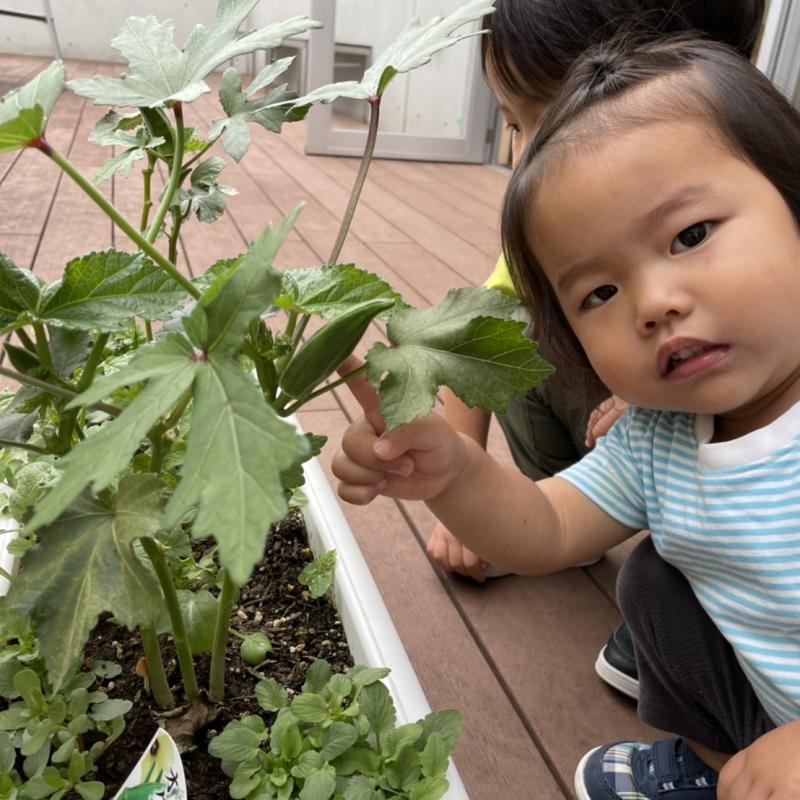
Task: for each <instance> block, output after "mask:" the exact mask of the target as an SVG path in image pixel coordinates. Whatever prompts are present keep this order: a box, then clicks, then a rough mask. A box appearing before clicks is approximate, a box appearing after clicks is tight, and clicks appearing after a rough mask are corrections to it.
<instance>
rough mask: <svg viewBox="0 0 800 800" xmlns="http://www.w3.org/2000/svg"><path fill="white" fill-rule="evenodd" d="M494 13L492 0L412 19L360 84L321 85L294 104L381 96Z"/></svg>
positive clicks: (357, 82) (368, 98)
mask: <svg viewBox="0 0 800 800" xmlns="http://www.w3.org/2000/svg"><path fill="white" fill-rule="evenodd" d="M493 11H494V0H471V1H470V2H468V3H466V4H465V5H463V6H462V7H461V8H459V9H457V10H456V11H454V12H453V13H452V14H448V15H447V16H446V17H437V18H435V19H432V20H431V21H430V22H428V23H427V24H424V23H423V22H421V21H420V19H419V17H415V18H414V19H412V20H411V22H409V23H408V25H407V26H406V28H405V30H404V31H403V32H402V33H401V34H400V35H399V36H398V37H397V39H395V40H394V42H392V43H391V44H390V45H389V47H388V48H387V49H386V50H384V52H383V53H381V54H380V55H379V56H378V57H377V58H376V59H375V61H373V63H372V66H371V67H370V68H369V69H368V70H367V71H366V72H365V73H364V77H363V78H362V79H361V80H360V81H342V82H340V83H332V84H329V85H328V86H321V87H320V88H318V89H314V90H313V91H312V92H309V93H308V94H306V95H304V96H303V97H300V98H298V99H297V100H295V101H294V105H296V106H301V105H308V104H309V103H331V102H333V101H334V100H336V98H337V97H351V98H353V99H355V100H371V99H374V98H376V97H380V96H381V95H382V94H383V92H384V89H386V87H387V86H388V84H389V82H390V81H391V80H392V78H393V77H394V76H395V75H396V74H397V73H398V72H408V71H410V70H412V69H415V68H416V67H421V66H423V64H427V63H428V62H429V61H430V60H431V56H433V55H434V54H435V53H438V52H439V51H440V50H443V49H444V48H445V47H450V46H451V45H454V44H455V43H456V42H460V41H461V40H462V39H466V38H467V37H468V36H475V35H477V34H481V33H485V31H468V32H467V33H461V34H456V33H455V32H456V31H457V30H458V29H459V28H461V27H463V26H464V25H468V24H469V23H471V22H475V21H477V20H480V19H482V18H483V17H484V15H485V14H491V13H492V12H493Z"/></svg>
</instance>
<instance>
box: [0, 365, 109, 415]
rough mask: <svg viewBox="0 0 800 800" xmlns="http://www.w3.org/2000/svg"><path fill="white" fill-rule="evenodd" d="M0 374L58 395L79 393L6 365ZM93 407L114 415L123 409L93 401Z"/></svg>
mask: <svg viewBox="0 0 800 800" xmlns="http://www.w3.org/2000/svg"><path fill="white" fill-rule="evenodd" d="M0 375H3V376H4V377H6V378H11V380H13V381H17V383H21V384H23V385H25V386H33V387H34V388H36V389H41V390H42V391H43V392H47V393H48V394H53V395H55V396H56V397H66V398H68V399H70V400H72V398H73V397H77V396H78V393H77V392H73V391H72V389H64V388H63V387H61V386H56V385H55V384H52V383H47V381H40V380H39V379H38V378H32V377H31V376H30V375H24V374H23V373H21V372H16V371H15V370H13V369H7V368H6V367H0ZM91 407H92V408H97V409H99V410H100V411H105V412H106V414H109V415H110V416H112V417H118V416H119V415H120V414H121V413H122V409H119V408H117V407H116V406H110V405H108V404H107V403H92V405H91Z"/></svg>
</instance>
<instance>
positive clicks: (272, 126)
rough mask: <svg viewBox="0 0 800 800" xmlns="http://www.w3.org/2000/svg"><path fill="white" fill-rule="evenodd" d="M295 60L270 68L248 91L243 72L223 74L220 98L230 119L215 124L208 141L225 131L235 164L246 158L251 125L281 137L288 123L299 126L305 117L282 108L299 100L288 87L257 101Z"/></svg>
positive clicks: (226, 145) (227, 149) (230, 70)
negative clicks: (243, 79)
mask: <svg viewBox="0 0 800 800" xmlns="http://www.w3.org/2000/svg"><path fill="white" fill-rule="evenodd" d="M293 60H294V58H293V57H291V58H282V59H280V60H279V61H275V62H273V63H272V64H267V66H266V67H264V69H262V70H261V72H259V73H258V75H256V77H255V78H254V79H253V81H252V82H251V83H250V85H249V86H248V87H247V89H246V90H244V91H243V90H242V74H241V73H240V72H239V70H237V69H236V68H235V67H229V68H228V69H226V70H225V72H224V73H223V75H222V81H221V82H220V89H219V98H220V102H221V103H222V108H223V110H224V111H225V113H226V115H227V116H226V117H224V118H223V119H217V120H214V124H213V125H212V126H211V129H210V130H209V132H208V138H209V140H210V141H214V140H216V139H217V138H219V136H221V135H222V133H223V131H224V133H225V137H224V139H223V140H222V147H223V149H224V150H225V152H226V153H227V154H228V155H229V156H230V157H231V158H232V159H234V161H241V160H242V158H244V155H245V153H247V150H248V149H249V147H250V144H251V142H252V139H251V137H250V131H249V130H248V129H247V125H248V123H255V124H257V125H261V127H262V128H266V129H267V130H268V131H271V132H272V133H280V131H281V127H282V126H283V124H284V122H296V121H297V120H298V119H302V118H303V117H304V116H305V113H302V112H301V113H298V112H297V111H295V110H293V109H292V110H290V109H289V107H288V105H282V104H284V103H286V101H290V100H295V99H296V98H297V93H296V92H290V91H288V90H287V88H286V84H283V85H282V86H279V87H277V88H275V89H273V90H272V91H271V92H269V93H268V94H267V95H265V96H264V97H260V98H256V99H253V95H254V94H255V93H256V92H257V91H259V90H260V89H263V88H264V87H265V86H267V85H269V84H270V83H272V82H273V81H274V80H275V78H277V77H278V75H281V74H282V73H283V72H285V71H286V70H287V69H288V68H289V64H291V62H292V61H293ZM306 110H307V107H306Z"/></svg>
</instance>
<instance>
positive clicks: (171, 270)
mask: <svg viewBox="0 0 800 800" xmlns="http://www.w3.org/2000/svg"><path fill="white" fill-rule="evenodd" d="M36 146H37V147H38V149H39V150H41V151H42V152H43V153H45V155H47V156H49V157H50V158H51V159H52V160H53V161H55V162H56V164H58V166H59V167H61V169H62V170H64V172H66V174H67V175H69V177H70V178H72V180H73V181H75V183H77V184H78V186H80V187H81V189H83V191H84V192H86V194H87V195H89V197H90V198H91V199H92V200H93V201H94V202H95V203H96V204H97V205H98V206H99V207H100V209H101V210H102V211H103V213H104V214H105V215H106V216H107V217H108V218H109V219H110V220H111V221H112V222H113V223H114V224H115V225H116V226H117V227H118V228H119V229H120V230H121V231H122V232H123V233H124V234H126V235H127V236H128V237H129V238H130V239H131V240H132V241H133V242H135V243H136V244H137V245H138V247H139V248H140V249H141V250H142V252H144V253H145V254H146V255H148V256H149V257H150V258H151V259H152V260H153V261H155V263H156V264H158V266H159V267H161V269H163V270H164V272H166V273H167V274H168V275H169V276H170V277H171V278H172V280H174V281H175V282H176V283H178V284H180V285H181V286H182V287H183V288H184V289H186V291H187V292H188V293H189V294H190V295H191V296H192V297H194V298H195V300H197V299H198V298H199V297H200V291H199V289H197V287H196V286H195V285H194V284H193V283H192V282H191V281H190V280H189V279H188V278H186V277H185V276H183V275H181V273H180V272H178V270H177V268H176V267H175V265H174V264H171V263H170V262H169V261H168V260H167V259H166V258H165V257H164V256H163V255H161V253H159V252H158V250H156V248H155V247H153V245H152V244H151V243H150V242H149V241H147V239H145V238H144V237H143V236H142V234H141V233H139V231H137V230H136V228H134V227H133V225H131V224H130V222H128V220H127V219H125V217H123V216H122V214H120V213H119V211H117V209H116V208H114V206H113V205H112V204H111V203H109V202H108V200H106V198H105V197H104V196H103V194H102V192H100V191H99V190H98V189H97V188H96V187H95V186H94V184H92V183H91V182H90V181H89V180H87V179H86V178H85V177H84V176H83V175H82V174H81V173H80V172H79V170H78V169H77V168H76V167H75V166H74V165H73V164H72V163H71V162H70V161H69V160H68V159H66V158H65V157H64V156H62V155H61V154H60V153H58V152H56V151H55V150H53V148H52V147H50V145H48V144H47V143H46V142H44V141H42V140H40V142H39V144H38V145H36Z"/></svg>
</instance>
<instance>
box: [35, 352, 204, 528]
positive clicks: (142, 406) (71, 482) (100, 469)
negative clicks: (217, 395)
mask: <svg viewBox="0 0 800 800" xmlns="http://www.w3.org/2000/svg"><path fill="white" fill-rule="evenodd" d="M172 367H173V368H172V369H171V370H170V371H167V372H166V374H164V375H161V376H160V377H158V378H154V379H153V380H151V381H150V383H148V384H147V386H145V388H144V389H143V390H142V391H141V392H140V393H139V394H138V395H137V396H136V398H135V399H134V400H133V402H132V403H131V404H130V405H129V406H128V407H127V408H126V409H125V410H124V411H123V412H122V414H120V416H119V417H117V419H115V420H112V421H111V422H107V423H106V424H105V425H103V426H102V427H101V428H100V430H99V431H98V432H97V433H95V434H94V435H93V436H90V437H88V438H86V439H84V440H83V441H82V442H80V443H79V444H78V445H76V446H75V447H74V448H73V449H72V450H71V451H70V452H69V453H68V454H67V455H66V456H64V458H63V459H62V460H61V462H60V464H59V466H60V467H61V469H62V475H61V479H60V480H59V482H58V483H57V484H56V485H55V486H54V487H53V488H52V489H51V490H50V491H49V492H48V493H47V494H46V495H45V496H44V498H43V499H42V501H41V502H40V503H39V504H38V505H37V507H36V511H35V513H34V515H33V518H32V519H31V520H30V522H29V523H28V527H29V529H30V530H31V531H34V530H36V529H37V528H39V527H41V526H43V525H47V524H49V523H50V522H52V521H53V520H55V519H56V517H58V516H59V515H60V514H61V512H62V511H64V509H66V508H67V506H69V505H70V503H72V502H73V500H75V498H76V497H77V496H78V495H79V494H80V493H81V492H82V491H83V490H84V488H85V487H87V486H91V488H92V490H93V491H94V492H99V491H101V490H102V489H105V488H106V487H107V486H108V485H109V484H111V482H112V481H113V480H114V479H115V478H116V477H117V475H119V474H120V472H123V471H124V470H125V469H127V467H128V466H129V464H130V461H131V459H132V458H133V454H134V453H135V452H136V450H137V449H138V448H139V445H140V444H141V441H142V439H143V438H144V437H145V435H146V434H147V432H148V431H149V430H150V428H151V427H152V426H153V425H154V424H155V423H156V422H157V421H158V420H159V419H160V418H161V416H162V415H164V414H165V413H167V412H168V411H169V410H170V409H171V408H172V407H173V406H174V405H175V403H176V402H177V401H178V399H179V398H180V397H181V395H182V394H183V393H184V392H185V391H186V389H188V388H189V386H191V384H192V381H193V380H194V376H195V374H196V371H197V363H196V362H195V361H193V360H192V359H191V358H187V357H185V355H184V356H183V357H182V358H179V357H176V358H174V360H173V361H172ZM121 372H125V373H127V370H121ZM134 374H135V373H134ZM117 376H118V373H115V376H114V377H117ZM119 379H120V378H119V377H117V380H119ZM106 385H108V383H106ZM95 391H96V390H95V389H94V388H93V389H92V392H95ZM90 396H91V395H90ZM72 402H73V403H75V402H76V401H75V400H73V401H72Z"/></svg>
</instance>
